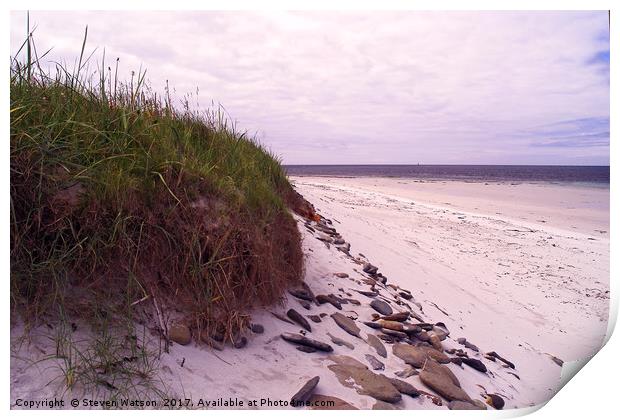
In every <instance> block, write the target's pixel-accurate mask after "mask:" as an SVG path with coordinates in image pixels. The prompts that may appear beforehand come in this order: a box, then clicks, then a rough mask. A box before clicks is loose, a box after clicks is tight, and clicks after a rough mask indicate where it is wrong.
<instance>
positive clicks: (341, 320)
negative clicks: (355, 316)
mask: <svg viewBox="0 0 620 420" xmlns="http://www.w3.org/2000/svg"><path fill="white" fill-rule="evenodd" d="M331 317H332V319H333V320H334V322H336V324H337V325H338V326H339V327H340V328H342V329H343V330H345V331H346V332H348V333H349V334H351V335H352V336H355V337H359V336H360V329H359V327H358V326H357V325H356V324H355V321H353V320H352V319H351V318H348V317H346V316H344V315H342V314H341V313H340V312H336V313H333V314H332V315H331Z"/></svg>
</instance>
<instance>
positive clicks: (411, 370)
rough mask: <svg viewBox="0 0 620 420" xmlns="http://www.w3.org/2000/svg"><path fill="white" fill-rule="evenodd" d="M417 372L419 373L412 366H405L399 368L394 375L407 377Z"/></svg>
mask: <svg viewBox="0 0 620 420" xmlns="http://www.w3.org/2000/svg"><path fill="white" fill-rule="evenodd" d="M417 374H419V372H418V370H417V369H416V368H414V367H413V366H407V367H406V368H405V369H403V370H399V371H398V372H396V373H395V375H396V376H398V377H399V378H408V377H410V376H414V375H417Z"/></svg>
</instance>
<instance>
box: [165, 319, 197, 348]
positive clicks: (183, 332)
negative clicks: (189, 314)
mask: <svg viewBox="0 0 620 420" xmlns="http://www.w3.org/2000/svg"><path fill="white" fill-rule="evenodd" d="M168 338H169V339H170V340H172V341H174V342H175V343H179V344H181V345H182V346H186V345H188V344H189V343H190V342H191V341H192V333H191V331H190V330H189V328H188V327H187V325H184V324H176V323H175V324H172V325H171V326H170V328H168Z"/></svg>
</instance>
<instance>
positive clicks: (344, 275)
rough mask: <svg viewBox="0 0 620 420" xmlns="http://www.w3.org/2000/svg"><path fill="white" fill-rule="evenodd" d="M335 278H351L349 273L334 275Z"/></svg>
mask: <svg viewBox="0 0 620 420" xmlns="http://www.w3.org/2000/svg"><path fill="white" fill-rule="evenodd" d="M334 243H335V242H334ZM334 276H336V277H338V278H341V279H346V278H347V277H349V275H348V274H347V273H334Z"/></svg>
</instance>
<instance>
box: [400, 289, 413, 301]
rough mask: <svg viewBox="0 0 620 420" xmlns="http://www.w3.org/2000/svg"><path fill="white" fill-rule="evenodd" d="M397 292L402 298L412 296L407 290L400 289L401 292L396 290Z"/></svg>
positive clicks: (408, 298)
mask: <svg viewBox="0 0 620 420" xmlns="http://www.w3.org/2000/svg"><path fill="white" fill-rule="evenodd" d="M398 294H399V295H400V297H402V298H403V299H407V300H410V299H411V298H413V296H412V295H411V293H409V292H405V291H402V292H398Z"/></svg>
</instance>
